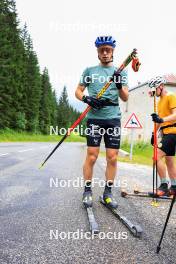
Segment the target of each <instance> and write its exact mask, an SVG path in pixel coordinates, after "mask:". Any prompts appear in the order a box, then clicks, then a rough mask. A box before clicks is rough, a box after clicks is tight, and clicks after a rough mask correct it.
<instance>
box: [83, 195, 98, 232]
mask: <svg viewBox="0 0 176 264" xmlns="http://www.w3.org/2000/svg"><path fill="white" fill-rule="evenodd" d="M82 202H83V205H84V207H85V209H86V211H87V216H88V221H89V228H90V232H91V234H98V233H99V227H98V223H97V221H96V220H95V216H94V212H93V207H92V206H93V202H92V191H85V192H84V193H83V200H82Z"/></svg>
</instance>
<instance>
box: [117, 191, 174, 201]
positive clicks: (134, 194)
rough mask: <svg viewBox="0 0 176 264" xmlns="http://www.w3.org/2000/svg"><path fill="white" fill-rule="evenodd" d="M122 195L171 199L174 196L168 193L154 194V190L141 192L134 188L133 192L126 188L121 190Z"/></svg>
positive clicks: (124, 196)
mask: <svg viewBox="0 0 176 264" xmlns="http://www.w3.org/2000/svg"><path fill="white" fill-rule="evenodd" d="M121 197H123V198H127V197H141V198H151V199H153V198H157V199H161V200H171V199H172V197H171V196H168V195H163V196H161V195H158V194H156V193H154V194H153V192H141V191H138V190H134V192H133V193H130V192H127V191H125V190H123V191H121Z"/></svg>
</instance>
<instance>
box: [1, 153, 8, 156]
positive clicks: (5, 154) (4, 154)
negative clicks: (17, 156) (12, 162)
mask: <svg viewBox="0 0 176 264" xmlns="http://www.w3.org/2000/svg"><path fill="white" fill-rule="evenodd" d="M7 155H9V153H3V154H0V157H2V156H7Z"/></svg>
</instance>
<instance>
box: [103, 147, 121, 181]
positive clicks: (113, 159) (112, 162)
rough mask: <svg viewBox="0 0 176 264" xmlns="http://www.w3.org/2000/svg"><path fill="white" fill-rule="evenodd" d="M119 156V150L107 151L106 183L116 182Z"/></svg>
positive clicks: (108, 149)
mask: <svg viewBox="0 0 176 264" xmlns="http://www.w3.org/2000/svg"><path fill="white" fill-rule="evenodd" d="M117 156H118V149H111V148H107V149H106V161H107V167H106V173H105V176H106V181H111V182H114V179H115V176H116V172H117Z"/></svg>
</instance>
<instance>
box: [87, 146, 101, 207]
mask: <svg viewBox="0 0 176 264" xmlns="http://www.w3.org/2000/svg"><path fill="white" fill-rule="evenodd" d="M98 154H99V147H88V148H87V156H86V160H85V163H84V166H83V175H84V184H85V185H84V193H83V204H84V205H85V206H86V207H90V206H92V189H91V184H92V176H93V167H94V164H95V162H96V160H97V158H98Z"/></svg>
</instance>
